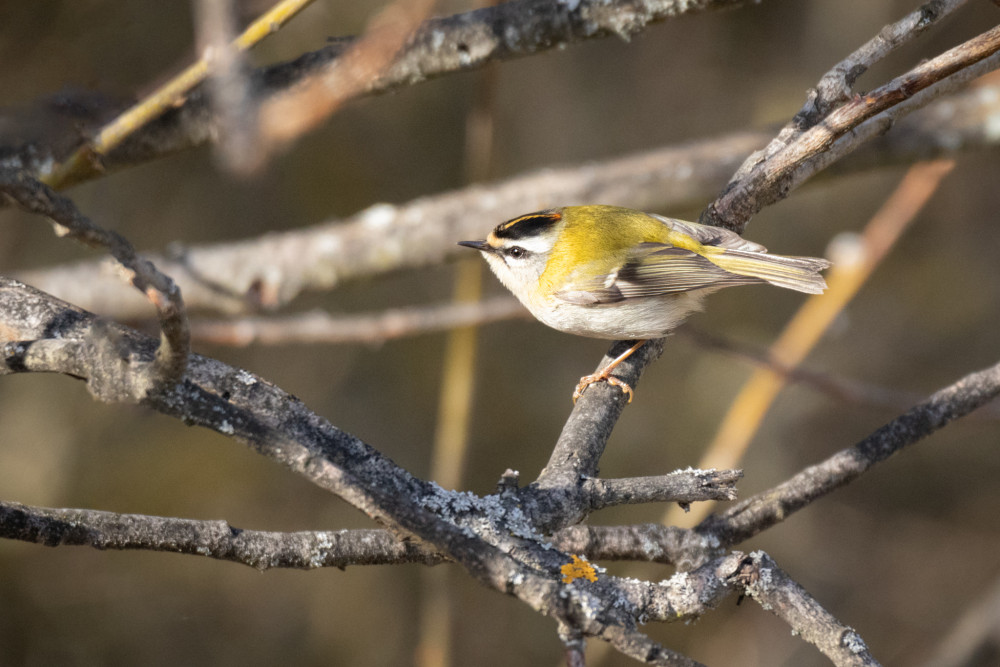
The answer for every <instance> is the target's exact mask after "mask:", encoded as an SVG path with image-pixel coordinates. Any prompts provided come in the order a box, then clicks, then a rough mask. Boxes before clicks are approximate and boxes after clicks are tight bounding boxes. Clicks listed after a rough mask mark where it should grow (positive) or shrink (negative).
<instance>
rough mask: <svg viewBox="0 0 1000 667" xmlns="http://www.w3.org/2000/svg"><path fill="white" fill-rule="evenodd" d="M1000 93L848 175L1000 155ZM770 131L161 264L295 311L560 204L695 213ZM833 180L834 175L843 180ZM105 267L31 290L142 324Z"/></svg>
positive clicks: (206, 298) (988, 93) (549, 174)
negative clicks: (985, 153) (937, 159)
mask: <svg viewBox="0 0 1000 667" xmlns="http://www.w3.org/2000/svg"><path fill="white" fill-rule="evenodd" d="M998 118H1000V85H993V86H989V87H982V88H979V87H974V88H972V89H970V90H969V91H966V92H964V93H961V94H959V95H955V96H953V97H949V98H947V99H943V100H940V101H938V102H936V103H934V104H932V105H930V106H929V107H928V108H926V109H924V110H922V111H920V112H918V113H915V114H913V115H912V116H909V117H907V118H905V119H903V120H901V121H899V122H897V123H896V124H895V125H894V126H893V130H892V132H890V133H888V134H887V135H885V136H883V137H879V138H878V139H876V140H874V141H872V142H870V143H869V144H868V145H867V146H866V147H865V148H863V149H861V150H858V151H857V153H856V154H855V155H853V156H852V157H851V159H848V160H844V161H843V162H841V163H839V164H837V165H836V173H838V174H842V173H845V172H849V171H851V170H853V169H871V168H872V167H873V166H885V165H886V164H887V163H888V164H899V163H907V162H911V161H913V160H915V159H926V158H928V157H933V156H936V155H954V154H955V152H956V151H960V150H970V149H976V148H985V147H991V146H995V145H997V143H998V142H1000V136H998V135H997V133H995V132H993V131H992V130H991V129H990V128H992V127H994V126H995V124H996V122H997V119H998ZM770 136H771V135H770V134H769V133H767V132H750V133H735V134H732V135H728V136H724V137H720V138H717V139H706V140H701V141H697V142H692V143H689V144H685V145H682V146H671V147H666V148H660V149H656V150H653V151H647V152H642V153H636V154H632V155H629V156H626V157H623V158H618V159H613V160H607V161H604V162H597V163H588V164H584V165H581V166H577V167H564V168H550V169H545V170H542V171H538V172H535V173H529V174H526V175H523V176H519V177H515V178H512V179H510V180H507V181H503V182H500V183H495V184H491V185H476V186H471V187H467V188H464V189H461V190H456V191H453V192H448V193H443V194H439V195H434V196H429V197H421V198H419V199H416V200H413V201H411V202H409V203H407V204H403V205H399V206H391V205H388V204H379V205H376V206H373V207H371V208H368V209H366V210H364V211H362V212H360V213H358V214H357V215H354V216H352V217H350V218H348V219H346V220H344V221H331V222H327V223H323V224H320V225H316V226H314V227H309V228H305V229H300V230H295V231H290V232H283V233H277V234H275V233H271V234H267V235H265V236H261V237H258V238H252V239H246V240H243V241H237V242H230V243H222V244H214V245H202V246H191V247H183V246H180V245H176V246H174V247H173V248H171V249H169V250H168V252H166V253H163V254H160V255H150V258H151V259H152V261H154V262H156V264H157V266H160V267H161V268H162V270H163V271H165V272H166V273H168V274H169V275H171V276H172V277H173V278H174V280H176V281H177V283H178V284H179V285H180V286H181V288H182V289H183V290H184V297H185V301H186V302H187V304H188V307H189V308H191V309H212V310H216V311H223V312H228V313H240V312H247V311H251V312H252V311H255V310H259V309H261V308H266V309H270V308H276V307H280V306H283V305H285V304H287V303H288V302H290V301H291V300H292V299H294V298H295V297H296V296H298V295H299V294H300V293H302V292H303V291H307V290H323V289H331V288H333V287H335V286H336V285H338V284H340V283H341V282H344V281H348V280H353V279H358V278H362V277H368V276H372V275H378V274H381V273H385V272H388V271H393V270H398V269H406V268H417V267H424V266H430V265H434V264H437V263H440V262H441V261H442V260H444V259H445V258H446V257H448V256H450V255H451V254H452V253H453V252H455V251H457V250H458V248H456V247H455V245H454V244H455V241H456V240H458V239H461V238H473V237H476V236H477V235H481V234H482V233H483V232H484V231H485V230H486V229H488V228H489V227H491V226H492V225H493V224H495V223H496V222H498V221H500V220H505V219H509V218H512V217H515V216H517V215H520V214H522V213H524V212H525V211H529V210H538V209H542V208H546V207H549V206H554V205H563V204H571V203H586V202H601V203H606V204H619V205H625V206H630V207H633V208H638V209H643V210H664V209H671V208H678V207H682V206H690V205H692V204H693V203H695V202H698V201H704V200H705V199H707V198H709V197H711V196H712V195H713V194H715V193H717V192H718V190H719V188H720V187H722V185H723V184H724V183H725V181H726V179H727V178H728V177H729V175H730V174H731V173H732V171H733V170H734V169H736V167H737V166H738V165H739V163H740V162H741V161H742V160H743V158H744V157H745V156H746V155H747V153H748V152H750V151H753V150H755V149H758V148H760V147H761V146H763V145H764V144H765V142H766V141H767V140H768V138H769V137H770ZM832 171H833V170H831V172H832ZM109 273H111V272H109V271H108V270H107V269H106V268H105V267H102V266H101V265H100V264H98V263H94V262H84V263H78V264H70V265H63V266H56V267H50V268H47V269H36V270H31V271H22V272H19V274H18V277H19V278H20V279H22V280H24V281H25V282H27V283H29V284H32V285H34V286H35V287H38V288H39V289H42V290H43V291H46V292H49V293H51V294H55V295H57V296H59V297H60V298H63V299H66V300H67V301H70V302H72V303H75V304H78V305H80V306H82V307H84V308H86V309H88V310H93V311H96V312H99V313H102V314H105V315H109V316H114V317H117V318H136V319H137V318H141V317H143V313H144V312H145V308H144V306H143V303H142V301H141V300H140V299H137V298H134V297H132V295H130V294H129V293H128V291H127V290H123V289H122V287H121V286H120V285H119V284H118V281H117V280H116V279H114V277H113V275H110V276H109V275H108V274H109Z"/></svg>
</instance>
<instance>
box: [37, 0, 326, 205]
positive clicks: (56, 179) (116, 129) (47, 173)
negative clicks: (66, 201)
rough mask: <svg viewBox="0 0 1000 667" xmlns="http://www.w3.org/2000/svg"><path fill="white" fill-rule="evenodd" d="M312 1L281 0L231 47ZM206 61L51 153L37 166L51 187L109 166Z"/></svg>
mask: <svg viewBox="0 0 1000 667" xmlns="http://www.w3.org/2000/svg"><path fill="white" fill-rule="evenodd" d="M312 1H313V0H282V1H281V2H279V3H278V4H276V5H275V6H274V7H272V8H271V9H270V10H269V11H267V12H265V13H264V14H263V15H262V16H261V17H260V18H258V19H257V20H256V21H254V22H253V23H252V24H251V25H250V26H249V27H248V28H247V29H246V30H245V31H243V34H242V35H240V36H239V38H238V39H237V40H236V41H235V43H234V44H233V48H235V49H237V50H240V51H245V50H247V49H249V48H251V47H252V46H254V45H256V44H257V43H258V42H260V41H261V40H262V39H264V38H265V37H267V36H268V35H271V34H273V33H274V32H275V31H277V30H278V29H279V28H280V27H281V26H282V25H284V24H285V23H286V22H288V21H289V20H291V19H292V18H293V17H294V16H295V15H296V14H298V13H299V12H300V11H302V10H303V9H305V8H306V7H307V6H308V5H309V4H311V3H312ZM209 61H210V58H208V57H205V58H202V59H200V60H199V61H198V62H196V63H195V64H193V65H191V66H190V67H188V68H187V69H185V70H184V71H183V72H181V73H180V74H178V75H177V76H176V77H174V78H173V79H171V80H170V81H169V82H168V83H166V84H165V85H164V86H162V87H160V88H159V89H158V90H157V91H156V92H154V93H153V94H152V95H150V96H149V97H147V98H146V99H145V100H143V101H142V102H139V103H138V104H136V105H135V106H133V107H132V108H130V109H128V110H127V111H125V113H123V114H121V115H120V116H118V118H116V119H115V120H113V121H112V122H111V123H108V124H107V125H105V126H104V127H102V128H101V129H100V131H99V132H98V133H97V135H96V136H95V137H94V138H93V140H91V141H88V142H86V143H85V144H83V145H82V146H80V147H79V148H77V149H76V150H75V151H74V152H73V154H72V155H70V156H69V157H68V158H66V159H65V160H62V159H61V158H62V156H51V157H52V158H55V159H56V160H57V161H56V162H52V164H53V165H54V168H51V169H48V168H47V169H40V170H39V172H40V176H41V179H42V180H43V181H44V182H45V183H47V184H48V185H51V186H52V187H55V188H64V187H67V186H69V185H72V184H74V183H78V182H80V181H82V180H87V179H89V178H93V177H95V176H97V175H99V174H101V173H102V172H104V171H105V170H106V169H107V168H108V167H109V165H108V164H107V163H105V161H104V158H105V157H106V156H108V155H109V154H110V153H111V152H112V151H113V150H114V149H115V148H117V147H118V146H121V145H122V144H123V143H124V141H125V139H126V138H127V137H129V136H130V135H132V134H133V133H135V132H136V131H137V130H139V129H140V128H142V127H143V126H144V125H146V124H147V123H148V122H149V121H151V120H153V119H154V118H156V117H158V116H160V115H162V114H163V113H164V112H166V111H168V110H169V109H173V108H175V107H177V106H178V105H179V104H181V103H182V102H183V100H184V98H185V97H186V96H187V95H188V94H189V93H190V91H191V89H192V88H194V87H195V86H197V85H198V84H200V83H202V82H203V81H204V80H205V79H206V77H208V75H209V64H210V62H209ZM47 162H48V161H47ZM27 166H28V165H25V167H27Z"/></svg>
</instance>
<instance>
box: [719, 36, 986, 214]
mask: <svg viewBox="0 0 1000 667" xmlns="http://www.w3.org/2000/svg"><path fill="white" fill-rule="evenodd" d="M997 51H1000V26H997V27H995V28H993V29H992V30H988V31H987V32H984V33H983V34H981V35H979V36H977V37H974V38H972V39H970V40H968V41H967V42H965V43H964V44H961V45H959V46H956V47H955V48H953V49H950V50H948V51H946V52H944V53H942V54H941V55H939V56H937V57H936V58H932V59H930V60H928V61H926V62H924V63H921V64H920V65H918V66H917V67H914V68H913V69H912V70H910V71H909V72H907V73H906V74H903V75H902V76H899V77H896V78H895V79H893V80H892V81H890V82H888V83H886V84H884V85H882V86H879V87H878V88H876V89H875V90H873V91H871V92H870V93H867V94H865V95H858V96H856V97H855V98H853V99H852V100H851V101H850V102H847V103H846V104H844V105H843V106H841V107H839V108H837V109H836V110H834V111H832V112H831V113H830V114H829V115H827V116H826V117H825V118H824V119H823V121H822V122H821V123H817V124H815V125H813V126H812V127H810V128H809V129H808V130H806V131H804V132H802V133H801V134H800V135H798V136H797V137H796V138H795V139H794V140H792V141H791V142H789V143H788V144H787V145H786V146H784V147H783V148H781V149H780V150H779V151H777V152H776V153H774V154H773V155H770V156H769V157H768V158H767V159H764V160H761V161H758V162H757V163H756V164H755V165H754V166H753V168H751V169H750V170H749V171H748V172H746V173H744V174H740V175H738V176H737V177H736V179H734V180H733V181H731V182H730V183H729V185H728V186H726V190H725V191H724V192H723V193H722V194H721V195H720V196H719V197H718V199H716V200H715V201H714V202H713V203H712V204H711V206H709V207H708V208H707V209H706V210H705V211H704V213H703V214H702V217H701V221H702V222H704V223H706V224H712V225H717V226H721V227H727V228H729V229H732V230H734V231H736V232H742V231H743V230H744V228H745V227H746V224H747V222H748V221H749V220H750V218H751V217H752V216H753V215H754V214H756V213H757V212H758V211H760V210H761V209H762V208H764V207H765V206H768V205H770V204H773V203H775V202H777V201H779V200H781V199H784V198H785V197H787V196H788V193H789V192H790V191H791V190H792V189H793V188H794V187H796V186H797V185H799V184H800V183H802V182H803V181H804V180H806V179H807V178H808V177H809V176H811V175H812V174H813V173H815V172H816V171H817V170H818V169H821V168H824V167H826V166H828V165H829V164H830V162H832V161H833V160H835V159H838V158H839V157H842V156H843V154H844V153H843V152H840V151H831V149H833V148H834V143H835V142H836V141H838V140H840V139H842V138H847V139H849V140H850V141H849V142H848V147H853V146H855V145H856V144H857V142H858V140H859V137H849V136H848V133H850V132H851V131H852V130H854V129H855V128H858V127H859V126H860V125H862V124H863V123H865V122H866V121H871V120H873V119H875V118H876V117H878V116H879V115H880V114H883V113H885V112H888V111H889V110H891V109H894V108H901V107H903V103H904V102H907V101H908V100H911V99H912V98H914V97H915V96H916V95H917V94H918V93H920V92H922V91H925V90H927V89H929V88H931V87H932V86H934V87H935V90H936V93H937V94H940V93H943V92H946V91H949V90H952V89H954V87H955V86H958V85H964V84H965V83H966V82H967V81H968V78H969V77H971V76H978V75H980V74H982V73H984V72H985V71H991V70H993V69H996V68H997V67H1000V57H996V56H995V55H994V54H996V53H997ZM991 56H993V57H991ZM980 63H981V64H982V66H981V67H976V65H978V64H980ZM963 73H964V76H959V75H962V74H963ZM935 84H937V85H935ZM927 100H928V98H927V97H926V96H925V97H924V98H922V100H921V101H922V102H924V103H926V101H927ZM910 107H912V105H910ZM910 107H906V108H905V109H906V110H912V108H910ZM860 138H861V139H862V140H863V139H867V138H870V135H865V136H862V137H860ZM824 158H825V159H824Z"/></svg>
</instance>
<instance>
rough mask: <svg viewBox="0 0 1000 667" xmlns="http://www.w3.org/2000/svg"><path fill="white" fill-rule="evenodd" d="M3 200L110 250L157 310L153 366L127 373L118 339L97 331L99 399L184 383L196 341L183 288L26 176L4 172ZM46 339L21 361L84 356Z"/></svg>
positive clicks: (32, 344) (92, 347)
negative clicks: (157, 339)
mask: <svg viewBox="0 0 1000 667" xmlns="http://www.w3.org/2000/svg"><path fill="white" fill-rule="evenodd" d="M0 195H2V196H3V197H4V198H6V199H7V200H9V201H13V202H14V203H16V204H17V205H19V206H20V207H21V208H23V209H24V210H26V211H29V212H31V213H35V214H38V215H42V216H45V217H47V218H48V219H49V220H51V221H52V223H53V226H54V228H55V231H56V234H58V235H59V236H68V237H70V238H72V239H74V240H76V241H79V242H80V243H83V244H84V245H88V246H91V247H98V248H104V249H105V250H107V251H108V252H109V253H110V254H111V256H112V257H114V258H115V259H116V260H117V261H118V263H119V264H120V265H121V267H122V268H123V270H122V272H121V273H122V275H123V277H124V278H125V279H126V280H127V281H128V283H129V284H130V285H131V286H132V287H134V288H135V289H137V290H138V291H139V292H141V293H142V294H144V295H145V297H146V299H148V300H149V302H150V303H152V304H153V306H154V307H155V308H156V313H157V315H158V317H159V323H160V343H159V345H158V346H157V348H156V354H155V357H154V358H153V360H152V361H151V362H143V363H136V364H133V365H132V366H131V367H130V368H128V369H124V368H122V364H121V358H120V357H121V354H122V350H120V349H119V348H118V346H117V344H116V341H115V340H114V338H113V337H109V336H105V335H103V334H104V332H102V331H99V330H97V329H95V331H94V332H93V333H94V335H93V336H91V337H90V338H89V339H88V340H87V341H86V343H87V345H88V346H89V349H88V352H90V353H92V354H93V357H94V360H93V361H94V362H95V363H96V362H97V360H98V359H99V360H101V363H103V365H104V373H103V374H102V376H101V378H100V380H99V381H97V382H91V383H88V387H89V388H90V390H91V391H92V392H94V393H95V395H101V394H102V393H103V392H112V393H117V392H125V394H127V396H128V400H140V399H141V398H143V397H144V396H145V395H146V394H148V393H149V392H151V391H155V390H158V389H162V388H164V387H166V386H169V385H172V384H174V383H175V382H177V381H179V380H180V379H181V377H183V375H184V370H185V369H186V367H187V361H188V355H189V354H190V353H191V336H190V332H189V330H188V321H187V313H186V312H185V309H184V301H183V299H182V298H181V292H180V290H179V289H178V287H177V285H176V284H175V283H174V282H173V281H172V280H171V279H170V278H169V277H168V276H166V275H164V274H163V273H160V272H159V271H158V270H157V269H156V266H154V265H153V264H152V263H151V262H149V261H147V260H145V259H142V258H141V257H139V256H138V255H137V254H136V252H135V248H133V247H132V244H131V243H129V242H128V240H127V239H125V238H124V237H123V236H121V235H120V234H118V233H117V232H113V231H108V230H105V229H103V228H101V227H99V226H98V225H96V224H94V222H93V221H92V220H90V219H89V218H87V217H86V216H84V215H83V214H82V213H80V211H79V210H77V208H76V205H74V204H73V202H72V201H71V200H70V199H68V198H66V197H63V196H62V195H59V194H57V193H56V192H55V191H54V190H52V188H50V187H48V186H47V185H45V184H44V183H41V182H40V181H37V180H35V179H34V178H32V177H30V176H28V175H27V174H26V173H24V172H23V171H9V170H0ZM40 338H42V339H43V340H34V339H32V338H24V339H21V340H20V341H18V346H19V348H18V351H17V353H16V354H17V356H19V357H21V358H24V359H26V358H28V357H29V356H31V357H37V356H39V355H47V356H51V355H56V356H65V357H67V359H73V358H74V357H75V356H76V355H77V354H79V353H80V352H81V350H80V349H79V348H78V346H77V345H76V344H74V343H73V342H70V341H64V340H62V339H60V338H59V337H58V336H52V334H51V332H48V335H46V336H42V337H40ZM108 383H111V384H113V385H114V386H109V385H108ZM118 400H123V399H121V398H120V399H118Z"/></svg>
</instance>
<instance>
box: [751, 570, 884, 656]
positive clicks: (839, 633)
mask: <svg viewBox="0 0 1000 667" xmlns="http://www.w3.org/2000/svg"><path fill="white" fill-rule="evenodd" d="M735 579H736V581H737V582H739V584H740V585H741V587H742V589H743V591H744V593H745V594H746V595H748V596H749V597H751V598H753V599H754V600H755V601H756V602H757V603H758V604H760V606H761V607H763V608H764V609H766V610H768V611H769V612H771V613H772V614H774V615H775V616H777V617H778V618H780V619H782V620H783V621H785V622H786V623H788V625H789V626H790V627H791V628H792V632H793V633H795V634H796V635H798V636H801V637H802V638H803V639H805V640H806V641H807V642H809V643H810V644H813V645H815V646H816V648H818V649H819V650H820V651H822V652H823V655H825V656H826V657H828V658H829V659H830V660H831V661H832V662H833V664H834V665H837V667H849V666H855V667H873V666H875V665H878V664H879V663H878V662H877V661H876V660H875V658H874V657H872V654H871V652H869V650H868V647H867V646H866V645H865V642H864V640H862V639H861V637H860V636H859V635H858V633H857V632H856V631H855V630H854V629H853V628H849V627H847V626H846V625H843V624H841V623H840V622H839V621H838V620H837V619H836V618H834V617H833V615H832V614H830V612H828V611H827V610H826V609H824V608H823V607H822V606H821V605H820V604H819V602H817V601H816V599H815V598H813V597H812V596H811V595H809V593H807V592H806V590H805V589H804V588H802V586H800V585H799V584H797V583H795V582H794V581H792V579H791V577H789V576H788V575H787V574H786V573H785V572H783V571H782V570H781V568H779V567H778V566H777V565H776V564H775V562H774V561H773V560H772V559H771V557H770V556H768V555H767V554H765V553H764V552H762V551H755V552H753V553H752V554H750V555H749V556H748V557H747V558H746V559H745V560H744V561H743V563H741V566H740V571H739V573H738V574H737V575H736V577H735Z"/></svg>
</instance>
